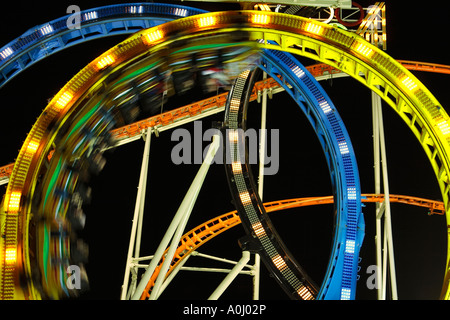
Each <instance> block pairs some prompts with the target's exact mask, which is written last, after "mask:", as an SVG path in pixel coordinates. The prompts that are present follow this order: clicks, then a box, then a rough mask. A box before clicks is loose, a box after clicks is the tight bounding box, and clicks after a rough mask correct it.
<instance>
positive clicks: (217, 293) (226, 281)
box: [208, 251, 250, 300]
mask: <svg viewBox="0 0 450 320" xmlns="http://www.w3.org/2000/svg"><path fill="white" fill-rule="evenodd" d="M249 260H250V252H249V251H242V258H241V260H239V262H238V263H237V264H236V266H235V267H234V268H233V269H232V270H231V271H230V273H228V275H227V276H226V277H225V279H223V281H222V282H221V283H220V285H219V286H218V287H217V289H216V290H215V291H214V292H213V293H212V294H211V296H210V297H209V299H208V300H217V299H219V298H220V296H221V295H222V294H223V293H224V292H225V290H226V289H227V288H228V286H229V285H230V284H231V282H233V280H234V279H235V278H236V277H237V275H238V274H239V273H240V272H241V271H242V269H243V268H244V267H245V265H246V264H247V262H248V261H249Z"/></svg>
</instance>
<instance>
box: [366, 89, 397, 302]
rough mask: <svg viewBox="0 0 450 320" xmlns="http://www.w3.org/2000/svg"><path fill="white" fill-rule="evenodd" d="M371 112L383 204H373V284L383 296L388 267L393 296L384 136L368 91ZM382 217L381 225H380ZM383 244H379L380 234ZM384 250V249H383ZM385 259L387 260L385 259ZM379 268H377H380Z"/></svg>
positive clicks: (377, 180) (379, 114) (377, 108)
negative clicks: (374, 247) (375, 275)
mask: <svg viewBox="0 0 450 320" xmlns="http://www.w3.org/2000/svg"><path fill="white" fill-rule="evenodd" d="M372 115H373V132H374V133H373V139H374V171H375V172H374V173H375V193H377V194H380V193H381V187H380V185H381V181H380V171H381V173H382V178H383V192H384V203H383V205H380V204H377V205H376V236H375V240H376V258H377V259H376V261H377V266H378V270H377V284H378V285H379V286H380V287H379V288H378V299H379V300H385V299H386V289H387V288H386V286H387V269H389V276H390V280H391V281H390V285H391V294H392V299H393V300H397V299H398V295H397V280H396V273H395V258H394V242H393V237H392V222H391V206H390V198H389V195H390V193H389V178H388V170H387V155H386V146H385V136H384V125H383V113H382V108H381V98H380V97H379V96H378V95H377V94H376V93H375V92H372ZM380 155H381V170H380ZM382 219H383V222H384V228H382ZM383 237H384V239H383V243H384V246H382V244H381V242H382V238H383ZM383 250H384V251H383ZM388 262H389V263H388ZM380 271H381V272H380Z"/></svg>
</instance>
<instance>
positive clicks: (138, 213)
mask: <svg viewBox="0 0 450 320" xmlns="http://www.w3.org/2000/svg"><path fill="white" fill-rule="evenodd" d="M151 134H152V129H151V128H148V129H147V132H146V136H145V137H146V138H145V146H144V154H143V157H142V165H141V173H140V176H139V186H138V192H137V196H136V205H135V207H134V215H133V224H132V227H131V235H130V243H129V246H128V255H127V262H126V266H125V275H124V280H123V284H122V292H121V296H120V298H121V299H122V300H124V299H126V297H127V291H128V285H129V284H128V283H129V280H130V273H131V267H132V265H133V251H134V246H135V245H136V254H139V247H140V233H141V228H142V216H143V210H144V203H145V200H144V199H145V190H146V184H147V174H148V163H149V157H150V141H151ZM138 238H139V243H138ZM135 257H137V256H136V255H135ZM135 271H136V270H135ZM133 280H134V281H133V283H132V284H131V285H130V290H134V286H135V280H136V279H133Z"/></svg>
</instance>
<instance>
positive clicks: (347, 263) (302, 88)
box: [225, 50, 364, 299]
mask: <svg viewBox="0 0 450 320" xmlns="http://www.w3.org/2000/svg"><path fill="white" fill-rule="evenodd" d="M261 68H262V69H263V70H264V71H265V72H267V73H268V74H269V75H271V76H272V78H274V79H279V78H278V77H277V76H278V75H280V76H282V78H283V81H280V84H281V85H282V86H283V87H284V89H285V90H286V91H287V92H288V93H289V94H290V95H291V97H293V98H294V99H295V100H296V102H297V103H298V104H299V105H300V106H301V108H302V111H303V112H304V114H305V115H306V117H307V118H308V120H309V121H310V122H311V124H312V126H313V128H314V130H315V131H316V133H317V135H318V138H319V141H320V142H321V144H322V148H323V150H324V152H325V155H326V159H327V163H328V167H329V170H330V175H331V177H332V179H331V180H332V186H333V190H334V192H335V196H336V199H337V201H336V205H337V208H336V222H335V223H336V225H335V235H334V241H333V248H332V253H331V256H330V262H329V266H328V270H327V272H326V275H325V279H324V281H323V284H322V287H321V289H320V291H319V289H318V288H316V285H315V284H314V283H313V282H312V281H311V280H310V279H309V277H308V276H307V275H306V273H305V272H304V271H303V270H302V268H301V267H300V265H299V264H298V263H297V262H296V261H295V259H294V258H293V257H292V255H291V254H290V253H289V251H288V250H287V249H286V248H284V245H283V243H282V241H281V239H280V238H279V236H278V235H277V233H276V231H275V230H274V228H273V226H272V224H271V222H270V219H269V218H268V216H267V215H266V213H265V212H264V209H263V206H262V203H261V200H260V199H259V197H258V194H257V188H256V184H255V182H254V181H253V179H252V175H251V173H250V170H249V169H248V163H246V162H245V157H244V156H243V155H245V150H244V149H243V148H239V145H240V144H245V143H244V142H243V139H244V136H243V133H242V130H238V129H243V130H245V129H246V120H245V119H247V115H246V112H247V108H246V106H247V103H248V99H249V96H250V93H251V90H252V88H253V84H254V83H253V81H250V80H249V78H248V77H249V75H248V74H249V72H248V71H247V72H245V73H243V74H242V75H241V76H240V77H238V79H237V80H236V83H235V85H234V87H233V90H232V91H231V92H230V94H229V96H228V101H227V108H226V110H225V126H226V128H227V132H226V134H225V136H226V137H227V139H228V141H227V142H228V143H229V144H230V147H231V150H232V152H231V159H230V162H229V163H228V164H226V168H227V174H228V178H229V184H230V188H231V190H232V194H233V199H234V203H235V205H236V206H237V208H238V212H239V214H240V215H241V219H242V221H243V225H244V227H245V229H246V231H247V233H248V234H249V235H251V237H252V238H250V239H249V242H250V244H248V245H249V247H250V248H251V247H252V246H253V247H255V248H254V249H253V250H256V251H258V252H260V254H261V255H262V258H263V261H265V262H266V265H267V266H268V268H269V269H270V270H272V272H273V273H274V274H276V275H277V276H276V279H278V280H279V281H280V284H281V285H282V287H283V288H284V289H285V290H286V292H287V293H288V294H289V295H292V296H293V297H295V298H299V297H300V298H301V299H313V298H316V297H318V298H320V299H353V298H354V294H355V288H356V272H357V263H358V257H359V248H360V247H361V244H362V239H363V236H364V219H363V216H362V213H361V199H360V194H361V190H360V185H359V174H358V170H357V165H356V160H355V157H354V152H353V148H352V145H351V142H350V138H349V137H348V133H347V131H346V130H345V128H344V127H343V124H342V120H341V119H340V118H339V115H338V113H337V112H336V109H335V107H334V105H333V104H332V103H331V101H330V100H329V98H328V96H327V95H326V94H325V92H323V90H321V89H320V86H319V85H318V84H317V83H316V82H315V80H314V78H313V77H312V76H311V75H308V73H307V71H306V69H304V67H303V66H302V65H301V64H300V62H298V61H297V60H295V59H294V58H293V57H290V56H289V55H286V54H284V53H281V52H279V51H272V50H265V51H264V55H263V58H262V61H261ZM244 75H246V76H244ZM253 75H254V74H253ZM250 79H253V77H252V78H250ZM290 87H291V88H290Z"/></svg>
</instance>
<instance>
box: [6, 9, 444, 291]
mask: <svg viewBox="0 0 450 320" xmlns="http://www.w3.org/2000/svg"><path fill="white" fill-rule="evenodd" d="M206 17H210V18H209V19H210V20H211V19H212V20H213V21H215V22H216V23H215V24H211V25H209V26H205V25H204V24H202V25H200V19H201V18H206ZM214 18H216V19H214ZM197 19H198V20H197ZM233 26H234V28H233ZM236 27H238V28H236ZM230 30H241V31H243V32H249V33H250V34H251V37H250V40H258V39H264V40H273V41H275V42H276V43H277V45H274V44H270V43H269V42H268V41H265V42H264V43H262V44H258V46H259V47H261V48H265V49H274V50H281V51H287V52H292V53H294V54H298V55H300V56H305V57H308V58H312V59H315V60H318V61H321V62H323V63H326V64H329V65H331V66H333V67H336V68H338V69H340V70H342V71H344V72H346V73H347V74H349V75H350V76H352V77H353V78H355V79H357V80H358V81H360V82H361V83H362V84H364V85H365V86H367V87H368V88H369V89H370V90H372V91H374V92H376V93H377V94H379V95H380V96H381V97H382V98H383V99H384V100H385V101H386V102H387V103H388V104H389V105H390V106H391V107H393V109H394V110H395V111H396V112H397V113H398V114H399V115H400V116H401V117H402V119H404V121H405V122H406V123H407V124H408V126H409V127H410V129H411V131H412V132H413V133H414V134H415V135H416V137H417V138H418V141H419V142H420V143H421V145H422V146H423V148H424V150H425V153H426V154H427V156H428V158H429V160H430V163H431V165H432V168H433V170H434V171H435V174H436V176H437V179H438V183H439V187H440V189H441V192H442V197H443V203H444V205H445V209H446V217H447V221H448V220H449V214H450V212H449V194H450V188H449V185H450V180H449V178H450V174H449V163H450V159H449V157H448V155H449V154H450V146H449V142H448V141H447V140H448V139H447V138H450V137H448V135H447V133H448V131H447V130H446V125H447V124H448V120H449V119H448V115H447V113H446V111H445V110H444V109H443V108H442V106H441V105H440V104H439V102H438V101H437V100H436V99H435V98H434V97H433V95H432V94H431V93H430V92H429V91H428V90H427V89H426V88H425V86H423V84H422V83H421V82H420V81H418V80H417V79H416V78H415V76H414V75H412V74H411V73H410V72H409V71H407V70H406V69H405V68H404V67H403V66H401V64H399V63H398V62H396V61H395V60H394V59H392V58H391V57H389V56H388V55H387V54H385V53H384V52H382V51H381V50H379V49H378V48H376V47H375V46H372V45H370V44H369V43H367V42H366V41H364V40H363V39H361V38H360V37H358V36H357V35H354V34H352V33H349V32H346V31H344V30H341V29H338V28H333V27H331V26H328V25H325V24H321V23H318V22H314V21H310V20H308V19H304V18H301V17H295V16H286V15H282V14H276V13H269V12H267V13H261V12H254V11H238V12H224V13H212V14H205V15H200V16H196V17H195V18H184V19H180V20H176V21H173V22H170V23H167V24H164V25H163V26H158V27H155V28H152V29H149V30H146V31H143V32H138V33H137V34H136V35H134V36H132V37H130V38H129V39H127V40H126V41H124V42H122V43H121V44H120V46H116V47H114V48H113V49H112V50H111V51H109V52H108V53H106V54H109V53H116V54H117V56H118V57H119V59H116V60H115V62H114V63H113V64H112V65H110V67H114V66H117V65H118V64H120V63H121V62H123V61H125V60H127V59H130V58H131V57H137V56H139V54H142V53H143V52H149V53H152V52H154V51H157V50H158V48H159V47H160V46H159V45H160V44H161V43H162V42H164V41H165V43H167V44H169V43H171V42H172V41H173V40H172V38H171V36H172V35H173V36H175V35H176V34H178V35H180V37H181V38H182V39H185V40H187V39H189V38H195V37H196V36H199V35H200V34H202V35H203V36H205V35H206V34H208V33H210V34H213V33H214V34H217V33H218V32H219V33H220V32H224V33H227V32H229V31H230ZM158 34H160V37H161V38H159V37H156V38H155V36H158ZM242 35H243V37H244V38H245V33H242ZM144 39H146V40H144ZM152 39H153V40H152ZM149 40H150V41H149ZM104 57H105V56H101V57H100V58H99V59H103V58H104ZM97 63H98V61H96V62H95V64H94V65H92V64H90V65H89V66H88V67H86V68H85V69H83V70H82V71H81V72H80V73H79V74H77V75H76V76H75V77H74V78H73V79H72V80H71V81H70V82H69V83H68V84H67V85H66V86H65V87H64V88H63V89H62V90H61V91H60V92H59V93H58V94H57V95H56V96H55V98H54V99H53V100H52V101H51V103H50V105H49V106H48V107H47V108H46V110H45V113H44V114H43V115H41V117H39V118H38V120H37V122H36V123H35V125H34V126H33V128H32V130H31V131H30V133H29V135H28V137H27V139H26V140H25V143H24V145H23V146H22V149H21V150H20V152H19V156H18V157H17V161H16V163H15V166H14V169H13V172H12V174H11V177H10V183H9V184H8V188H7V190H6V194H5V198H4V201H3V205H2V210H3V212H4V213H5V224H4V230H5V240H4V242H5V243H6V242H8V243H9V244H10V245H9V246H11V247H15V248H19V249H20V248H22V243H28V239H27V237H28V236H27V218H28V215H27V213H25V211H24V210H23V209H24V204H25V203H26V201H29V192H30V190H29V188H30V185H29V183H30V182H31V181H32V180H31V176H30V175H32V172H34V169H35V167H36V165H37V164H38V161H37V159H38V156H37V155H38V154H41V149H42V146H41V144H39V146H38V148H37V149H36V148H35V147H36V143H40V142H41V138H42V137H43V132H44V131H45V128H47V127H48V126H49V124H50V122H52V121H53V120H55V119H56V115H58V114H59V113H60V112H61V111H62V110H63V111H66V110H67V109H68V108H70V106H71V104H72V103H73V101H75V100H76V99H78V98H79V96H80V95H81V92H83V91H85V90H86V89H87V88H89V87H90V86H91V85H92V84H93V83H95V81H94V80H93V78H92V77H93V76H94V75H95V74H96V73H97V72H98V71H99V70H98V68H97V67H94V66H95V65H96V64H97ZM42 130H43V131H42ZM35 149H36V150H35ZM24 199H26V201H24ZM18 213H20V214H18ZM5 248H6V247H5ZM4 250H13V249H8V248H6V249H4ZM15 256H17V257H19V256H20V257H21V259H17V261H15V262H14V263H12V262H11V261H12V260H8V261H6V260H5V259H2V260H3V261H1V265H2V269H1V272H2V276H3V277H4V278H5V279H12V280H8V281H5V282H3V285H2V287H1V288H0V289H1V290H0V291H2V293H4V292H6V291H8V290H9V288H10V284H11V283H13V282H11V281H14V279H15V278H16V277H17V272H16V271H17V270H19V269H20V268H21V266H22V265H20V266H19V260H20V261H22V260H25V261H26V260H27V259H28V258H27V253H26V250H25V251H22V249H20V250H18V251H17V254H16V255H15ZM4 257H5V256H4ZM11 257H12V255H11ZM22 258H23V259H22ZM22 262H23V261H22ZM22 262H20V263H22ZM25 264H26V263H25ZM6 265H8V267H7V268H6V267H5V266H6ZM447 265H448V256H447ZM449 276H450V273H449V272H448V267H447V268H446V273H445V281H444V285H443V295H442V297H443V298H448V296H447V291H448V280H449ZM8 292H9V291H8ZM7 296H8V297H10V294H7Z"/></svg>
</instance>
